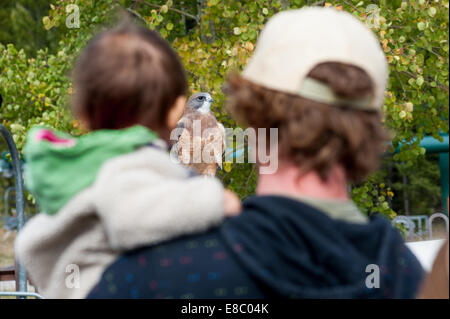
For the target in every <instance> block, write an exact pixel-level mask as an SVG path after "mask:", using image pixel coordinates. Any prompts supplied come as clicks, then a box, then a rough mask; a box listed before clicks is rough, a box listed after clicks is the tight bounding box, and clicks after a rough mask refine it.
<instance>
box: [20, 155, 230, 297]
mask: <svg viewBox="0 0 450 319" xmlns="http://www.w3.org/2000/svg"><path fill="white" fill-rule="evenodd" d="M189 175H190V174H189V171H188V170H187V169H185V168H184V167H182V166H180V165H178V164H175V163H173V162H172V161H171V160H170V157H169V155H168V154H167V153H166V152H164V151H161V150H159V149H156V148H151V147H144V148H141V149H139V150H137V151H135V152H133V153H129V154H126V155H120V156H118V157H115V158H113V159H110V160H108V161H106V162H105V163H104V164H103V165H102V166H101V168H100V170H99V172H98V174H97V177H96V180H95V182H94V183H93V184H92V185H91V186H89V187H87V188H85V189H84V190H82V191H81V192H79V193H78V194H77V195H76V196H74V197H73V198H72V199H71V200H70V201H69V202H68V203H67V204H66V205H64V207H63V208H62V209H61V210H60V211H59V212H58V213H57V214H55V215H46V214H39V215H37V216H35V217H33V218H32V219H31V220H30V221H28V223H27V224H26V225H25V227H24V229H23V230H22V231H21V232H20V233H19V235H18V237H17V240H16V251H17V253H18V257H19V260H20V261H21V262H22V263H23V265H24V266H25V268H26V269H27V271H28V275H29V277H30V279H31V281H32V283H33V284H34V286H35V287H37V289H38V291H39V293H40V294H42V295H43V296H44V297H46V298H84V297H85V296H86V295H87V294H88V293H89V291H90V290H91V288H92V287H93V286H94V285H95V284H96V283H97V281H98V280H99V279H100V277H101V275H102V273H103V271H104V269H105V268H106V267H107V266H108V265H110V264H111V263H112V262H113V261H114V260H115V259H116V258H117V257H118V256H119V255H120V254H121V253H123V252H124V251H126V250H130V249H134V248H137V247H139V246H143V245H149V244H156V243H158V242H161V241H164V240H168V239H171V238H174V237H176V236H180V235H183V234H189V233H194V232H199V231H202V230H205V229H207V228H209V227H212V226H214V225H217V224H219V223H220V222H221V221H222V219H223V216H224V215H223V187H222V185H221V183H220V182H219V181H218V180H217V179H215V178H207V177H203V176H196V177H190V176H189Z"/></svg>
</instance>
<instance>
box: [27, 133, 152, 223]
mask: <svg viewBox="0 0 450 319" xmlns="http://www.w3.org/2000/svg"><path fill="white" fill-rule="evenodd" d="M156 139H157V135H156V134H155V133H154V132H152V131H150V130H149V129H147V128H146V127H143V126H133V127H130V128H126V129H121V130H98V131H94V132H91V133H88V134H85V135H82V136H80V137H73V136H71V135H69V134H66V133H63V132H57V131H52V130H51V129H48V128H44V127H34V128H32V129H31V130H30V131H29V133H28V137H27V141H26V144H25V146H24V154H25V159H26V166H25V169H24V180H25V186H26V187H27V189H28V190H30V191H31V192H32V193H33V195H34V196H35V198H36V200H37V202H38V204H39V206H40V209H41V210H42V212H44V213H46V214H49V215H53V214H55V213H56V212H58V211H59V210H60V209H61V208H62V207H63V206H64V205H65V204H66V203H67V202H68V201H69V200H70V199H71V198H72V197H73V196H74V195H76V194H77V193H79V192H80V191H81V190H83V189H84V188H86V187H88V186H89V185H91V184H92V183H93V182H94V180H95V178H96V175H97V172H98V170H99V169H100V167H101V166H102V164H103V163H104V162H105V161H107V160H109V159H111V158H113V157H116V156H118V155H122V154H126V153H130V152H132V151H134V150H136V149H137V148H139V147H141V146H144V145H148V144H150V143H152V142H154V141H155V140H156Z"/></svg>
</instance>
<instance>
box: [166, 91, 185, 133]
mask: <svg viewBox="0 0 450 319" xmlns="http://www.w3.org/2000/svg"><path fill="white" fill-rule="evenodd" d="M185 107H186V97H185V96H179V97H178V98H177V99H176V101H175V103H174V105H173V106H172V107H171V108H170V110H169V113H168V114H167V121H166V124H167V127H168V128H169V129H170V130H172V129H174V128H175V127H176V126H177V123H178V121H179V120H180V118H181V117H182V116H183V113H184V109H185Z"/></svg>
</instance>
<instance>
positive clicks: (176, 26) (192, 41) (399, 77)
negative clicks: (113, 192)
mask: <svg viewBox="0 0 450 319" xmlns="http://www.w3.org/2000/svg"><path fill="white" fill-rule="evenodd" d="M72 5H76V6H77V7H74V6H72ZM306 5H315V6H334V7H336V8H337V9H338V10H346V11H348V12H350V13H352V14H353V15H355V16H356V17H358V18H359V19H360V20H361V21H363V22H365V23H367V24H368V26H369V27H371V28H372V30H373V31H374V32H375V33H376V34H377V36H378V38H379V40H380V43H381V45H382V47H383V49H384V51H385V53H386V55H387V58H388V61H389V65H390V82H389V87H388V89H387V92H386V102H385V105H384V112H385V118H384V122H385V125H386V126H387V127H388V128H389V129H390V130H391V132H392V136H393V143H392V144H393V146H392V148H391V149H390V151H392V150H393V149H395V148H396V147H397V146H398V145H399V143H400V142H403V144H402V145H403V146H402V147H401V149H400V152H398V153H396V154H395V155H389V154H387V155H386V156H385V158H384V159H383V165H382V167H381V168H380V170H379V171H377V172H376V173H375V174H373V175H372V176H371V177H370V178H369V180H368V181H367V182H366V183H364V184H363V185H352V187H351V189H352V196H353V199H354V200H355V201H356V202H357V203H358V205H359V206H360V207H361V209H362V210H363V211H365V212H366V213H375V212H381V213H383V214H385V215H386V216H388V217H389V218H393V217H394V216H395V214H396V213H397V214H430V213H433V212H436V211H441V210H442V206H441V202H440V187H439V168H438V164H437V158H436V156H433V155H427V154H426V152H425V149H423V148H421V147H420V145H419V143H418V141H419V140H420V139H421V138H422V137H423V136H425V135H432V136H434V137H436V138H439V133H448V120H449V93H448V87H449V83H448V71H449V70H448V67H449V60H448V52H449V43H448V27H449V26H448V23H449V16H448V14H449V2H448V1H447V0H443V1H437V0H436V1H431V0H410V1H402V0H389V1H383V0H380V1H373V0H372V1H358V0H348V1H307V0H290V1H289V0H278V1H263V0H253V1H232V0H220V1H219V0H197V1H196V0H169V1H166V0H159V1H157V0H153V1H151V0H17V1H9V0H0V94H1V95H2V96H3V99H4V103H3V106H2V108H1V109H0V119H1V121H2V123H3V124H4V125H6V126H8V127H9V128H10V129H11V131H12V133H13V135H14V139H15V141H16V143H17V144H18V147H19V148H21V147H22V145H23V143H24V138H25V134H26V132H27V131H28V129H29V128H30V127H32V126H33V125H36V124H45V125H49V126H51V127H54V128H57V129H60V130H64V131H67V132H70V133H72V134H80V132H79V127H78V122H77V121H76V120H75V119H74V118H73V117H72V115H71V113H70V111H69V108H68V104H69V97H70V95H71V94H72V93H73V88H72V86H71V81H70V70H71V67H72V63H73V61H74V59H75V58H76V57H77V55H78V53H79V51H80V49H81V48H82V47H83V46H84V45H85V43H86V42H87V41H88V40H89V39H90V38H91V37H92V35H93V34H95V33H96V32H98V31H100V30H102V29H103V28H106V27H108V26H110V25H113V24H114V22H115V21H117V17H118V14H119V12H124V11H126V12H128V13H129V14H131V15H132V16H133V17H134V18H135V19H136V21H139V23H142V24H144V25H146V26H147V27H148V28H151V29H156V30H158V31H159V32H160V33H161V35H162V36H163V37H164V38H166V39H167V40H168V41H169V42H171V43H172V45H173V47H174V48H175V50H176V51H177V52H178V53H179V55H180V56H181V58H182V60H183V62H184V65H185V67H186V69H187V72H188V76H189V83H190V90H191V93H192V92H197V91H208V92H211V94H212V95H213V97H214V100H215V105H214V107H213V111H214V112H215V114H216V116H217V117H218V118H219V121H221V122H222V123H223V124H224V125H225V127H235V126H236V123H235V122H234V121H233V120H232V119H231V118H230V117H229V115H228V114H227V113H226V111H225V110H224V108H223V104H224V95H223V93H222V86H223V83H224V80H225V79H226V76H227V74H228V73H229V72H231V71H235V70H237V71H239V70H241V69H242V68H243V66H244V65H245V64H246V62H247V60H248V58H249V57H250V56H251V54H252V52H253V50H254V45H255V42H256V39H257V37H258V33H259V31H260V30H261V29H262V27H263V25H264V23H265V22H266V21H267V20H268V19H269V18H270V17H271V16H272V15H273V14H275V13H277V12H279V11H282V10H287V9H293V8H300V7H303V6H306ZM77 13H79V22H80V23H79V27H76V28H70V27H69V28H68V27H67V24H66V21H69V22H76V18H75V17H74V14H77ZM69 25H70V24H69ZM72 25H73V23H72ZM3 149H4V147H3ZM219 177H220V178H221V179H222V180H223V182H224V183H225V184H226V185H227V187H228V188H230V189H232V190H234V191H236V192H237V193H238V194H239V195H240V197H241V198H245V197H247V196H249V195H251V194H253V193H254V190H255V185H256V180H257V171H256V170H255V168H254V166H253V165H252V164H239V163H232V164H226V165H224V170H221V171H220V172H219Z"/></svg>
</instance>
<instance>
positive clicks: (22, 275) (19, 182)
mask: <svg viewBox="0 0 450 319" xmlns="http://www.w3.org/2000/svg"><path fill="white" fill-rule="evenodd" d="M0 132H1V133H2V135H3V138H4V139H5V141H6V144H8V149H9V153H10V154H11V161H12V166H13V172H14V182H15V188H16V192H15V193H16V194H15V195H16V212H17V221H18V225H17V231H18V232H20V230H21V229H22V227H23V225H24V224H25V213H24V204H25V200H24V194H23V178H22V169H21V167H20V158H19V152H18V151H17V147H16V143H14V140H13V138H12V136H11V133H10V132H9V130H8V129H7V128H6V127H5V126H3V125H1V124H0ZM17 272H18V278H19V287H18V291H19V292H27V273H26V270H25V268H24V267H23V266H22V264H21V263H20V262H18V266H17ZM16 289H17V287H16Z"/></svg>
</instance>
